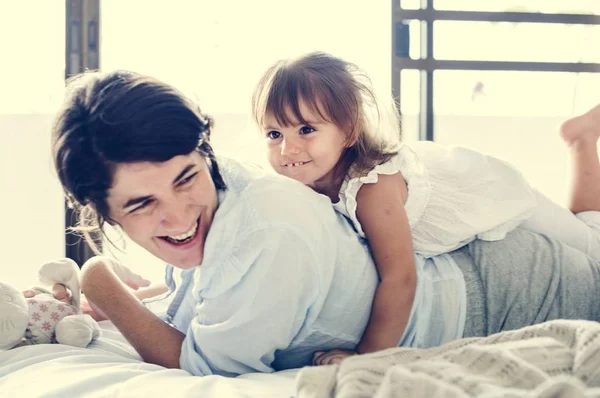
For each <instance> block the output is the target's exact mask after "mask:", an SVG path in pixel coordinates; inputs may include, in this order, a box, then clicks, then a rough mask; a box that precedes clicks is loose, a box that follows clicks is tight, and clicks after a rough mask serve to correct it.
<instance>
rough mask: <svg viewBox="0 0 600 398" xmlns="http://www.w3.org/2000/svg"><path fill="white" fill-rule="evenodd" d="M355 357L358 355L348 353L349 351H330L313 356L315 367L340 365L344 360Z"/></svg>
mask: <svg viewBox="0 0 600 398" xmlns="http://www.w3.org/2000/svg"><path fill="white" fill-rule="evenodd" d="M353 355H358V354H357V353H356V352H355V351H347V350H338V349H335V350H330V351H317V352H315V353H314V355H313V365H314V366H322V365H333V364H336V363H337V364H339V363H340V362H342V361H343V360H344V359H346V358H348V357H351V356H353Z"/></svg>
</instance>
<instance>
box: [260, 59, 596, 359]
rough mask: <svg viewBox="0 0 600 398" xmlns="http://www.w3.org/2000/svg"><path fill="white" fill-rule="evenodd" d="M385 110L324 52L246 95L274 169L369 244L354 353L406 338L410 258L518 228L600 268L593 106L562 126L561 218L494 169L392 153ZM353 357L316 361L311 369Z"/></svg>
mask: <svg viewBox="0 0 600 398" xmlns="http://www.w3.org/2000/svg"><path fill="white" fill-rule="evenodd" d="M392 108H393V107H390V109H392ZM393 109H394V110H388V111H387V112H386V108H385V107H384V106H382V105H381V103H380V102H379V101H378V100H377V98H376V96H375V95H374V92H373V90H372V88H371V85H370V82H369V79H368V77H367V76H366V75H365V74H364V73H362V72H361V71H360V70H359V69H358V68H357V67H356V66H355V65H353V64H351V63H349V62H346V61H344V60H342V59H339V58H336V57H334V56H331V55H329V54H325V53H311V54H308V55H305V56H303V57H300V58H298V59H294V60H285V61H280V62H277V63H276V64H274V65H273V66H272V67H271V68H269V69H268V70H267V71H266V73H265V74H264V76H263V77H262V78H261V80H260V82H259V84H258V86H257V87H256V89H255V92H254V96H253V103H252V112H253V117H254V120H255V122H256V123H257V124H258V126H259V127H260V128H261V130H262V131H263V132H264V136H265V138H266V140H267V143H268V160H269V163H270V164H271V166H272V167H273V169H274V170H275V171H276V172H277V173H279V174H283V175H285V176H288V177H291V178H293V179H295V180H298V181H300V182H302V183H304V184H305V185H308V186H309V187H311V188H312V189H314V190H315V191H317V192H319V193H321V194H324V195H327V196H328V197H329V198H330V199H331V201H332V203H333V206H334V208H335V209H336V210H337V211H339V212H340V213H342V214H344V215H345V216H346V217H347V218H348V219H350V221H351V222H352V224H353V225H354V227H355V229H356V231H357V232H358V234H359V235H360V236H362V237H364V238H366V239H368V241H369V244H370V247H371V250H372V254H373V257H374V259H375V262H376V264H377V268H378V272H379V276H380V280H381V282H380V285H379V287H378V290H377V295H376V297H375V301H374V304H373V308H372V313H371V319H370V322H369V326H368V327H367V329H366V331H365V334H364V336H363V338H362V340H361V342H360V344H359V345H358V347H357V352H358V353H366V352H372V351H377V350H381V349H384V348H389V347H395V346H397V345H398V344H399V341H401V339H402V338H403V333H404V331H405V328H406V326H407V322H408V321H409V318H410V314H411V307H412V304H413V300H414V299H415V291H416V289H417V271H416V269H415V262H414V257H413V248H414V251H415V252H417V253H420V254H423V255H426V256H434V255H437V254H440V253H447V252H450V251H452V250H455V249H457V248H459V247H461V246H464V245H465V244H467V243H469V242H471V241H473V240H474V239H476V238H479V239H483V240H499V239H502V238H504V236H505V235H506V233H507V232H509V231H511V230H513V229H515V228H516V227H517V226H520V227H523V228H526V229H529V230H532V231H534V232H539V233H542V234H545V235H547V236H550V237H552V238H555V239H558V240H561V241H562V242H564V243H566V244H568V245H571V246H573V247H575V248H577V249H579V250H581V251H583V252H585V253H586V254H588V255H589V256H592V257H594V258H596V259H598V260H600V213H598V212H597V211H599V210H600V162H599V161H598V154H597V149H596V142H597V139H598V136H600V106H598V107H596V108H594V109H592V110H591V111H589V112H588V113H586V114H584V115H582V116H579V117H576V118H573V119H570V120H568V121H566V122H565V123H564V124H563V125H562V127H561V133H562V137H563V139H564V140H565V141H566V142H567V143H568V145H569V147H570V149H571V151H572V154H573V159H574V173H575V176H574V181H573V182H574V185H573V191H572V200H571V206H570V211H569V210H567V209H565V208H562V207H560V206H559V205H557V204H555V203H553V202H552V201H551V200H549V199H548V198H546V197H545V196H543V195H542V194H541V193H539V192H538V191H537V190H535V189H533V188H532V187H531V186H530V185H529V184H528V183H527V182H526V181H525V179H524V178H523V176H522V175H521V173H520V172H519V171H518V170H516V169H515V168H514V167H513V166H511V165H509V164H508V163H506V162H504V161H502V160H499V159H496V158H493V157H490V156H487V155H484V154H482V153H478V152H476V151H473V150H469V149H466V148H460V147H454V148H445V147H442V146H439V145H436V144H434V143H431V142H418V143H415V144H412V145H411V146H408V145H401V144H400V123H399V117H398V115H397V113H396V111H395V108H393ZM573 213H575V214H573ZM351 354H352V353H350V352H344V351H340V350H334V351H331V352H329V353H326V354H324V353H317V354H316V355H315V363H316V364H325V363H330V362H332V361H339V360H341V358H343V357H344V356H347V355H351Z"/></svg>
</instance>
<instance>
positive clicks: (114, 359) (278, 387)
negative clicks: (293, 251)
mask: <svg viewBox="0 0 600 398" xmlns="http://www.w3.org/2000/svg"><path fill="white" fill-rule="evenodd" d="M100 325H101V328H102V337H101V338H100V339H99V340H97V341H94V342H93V343H92V344H91V345H90V346H89V347H88V348H87V349H82V348H75V347H69V346H64V345H59V344H43V345H33V346H25V347H19V348H15V349H12V350H10V351H5V352H0V397H26V398H30V397H32V398H33V397H53V398H54V397H56V398H58V397H61V398H67V397H68V398H74V397H127V398H130V397H203V398H204V397H206V398H213V397H214V398H217V397H218V398H230V397H231V398H241V397H264V398H271V397H278V398H279V397H285V398H289V397H292V396H294V394H295V393H294V391H295V377H296V374H297V371H296V370H291V371H283V372H278V373H274V374H247V375H243V376H240V377H238V378H226V377H221V376H208V377H193V376H190V375H189V374H188V373H186V372H184V371H182V370H175V369H166V368H163V367H161V366H157V365H151V364H147V363H144V362H142V361H141V360H140V358H139V356H138V355H137V353H136V352H135V350H133V348H132V347H131V346H130V345H129V344H128V343H127V341H126V340H125V339H124V338H123V337H122V335H121V334H120V333H119V332H118V331H117V330H116V329H115V328H114V326H113V325H112V324H111V323H109V322H100Z"/></svg>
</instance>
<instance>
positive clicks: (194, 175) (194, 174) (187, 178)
mask: <svg viewBox="0 0 600 398" xmlns="http://www.w3.org/2000/svg"><path fill="white" fill-rule="evenodd" d="M196 175H198V173H197V172H196V173H192V174H190V175H189V176H187V177H185V178H184V179H182V180H180V181H179V186H183V185H187V184H189V183H190V182H192V180H194V178H196Z"/></svg>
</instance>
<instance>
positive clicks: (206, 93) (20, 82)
mask: <svg viewBox="0 0 600 398" xmlns="http://www.w3.org/2000/svg"><path fill="white" fill-rule="evenodd" d="M402 5H403V6H404V7H405V8H418V5H419V1H406V0H404V1H403V2H402ZM435 5H436V8H439V9H458V10H462V9H469V10H482V11H539V12H547V13H553V12H560V13H567V12H574V13H595V14H600V1H598V0H578V1H575V0H562V1H549V0H521V1H509V0H505V1H500V0H495V1H493V2H482V1H479V0H471V1H466V0H463V1H459V0H436V2H435ZM390 9H391V6H390V2H389V1H388V0H377V1H372V0H355V1H343V0H305V1H302V2H298V1H283V0H255V1H243V0H237V1H235V0H234V1H207V0H204V1H198V0H177V1H174V0H172V1H169V2H164V1H163V2H151V1H142V0H127V1H125V0H120V1H119V0H102V2H101V21H102V29H101V68H102V69H103V70H110V69H115V68H119V69H131V70H135V71H139V72H142V73H146V74H151V75H154V76H156V77H158V78H161V79H163V80H165V81H167V82H169V83H171V84H174V85H176V86H177V87H179V88H180V89H181V90H183V91H184V92H186V93H187V94H188V95H190V96H192V97H193V98H195V99H196V100H197V101H198V102H199V104H200V105H201V107H202V108H203V109H204V110H205V111H207V112H209V113H211V114H212V115H213V116H214V117H215V119H216V131H215V134H214V143H215V146H216V148H217V151H219V152H227V153H228V154H231V155H233V156H236V157H239V158H244V159H247V160H255V161H261V160H262V159H263V156H262V143H261V142H260V141H259V140H258V137H257V136H256V135H255V134H253V130H252V126H251V124H250V119H249V109H250V96H251V93H252V89H253V87H254V84H255V83H256V81H257V79H258V78H259V76H260V74H261V73H262V72H263V71H264V70H265V68H266V67H267V66H268V65H269V64H271V63H272V62H273V61H275V60H277V59H279V58H282V57H288V56H293V55H298V54H300V53H303V52H307V51H312V50H323V51H328V52H331V53H333V54H335V55H338V56H341V57H344V58H347V59H349V60H351V61H353V62H355V63H357V64H358V65H360V66H361V67H363V68H364V69H365V70H366V71H367V72H368V73H369V74H370V76H371V78H372V79H373V82H374V84H375V86H376V87H377V89H378V90H380V91H385V92H391V87H390V85H391V72H390V65H391V56H392V54H391V22H390V21H391V16H390ZM410 29H411V51H412V52H413V53H411V56H413V57H415V58H418V57H419V54H418V53H417V52H416V50H417V49H418V48H419V43H418V40H419V37H418V34H417V33H418V26H416V24H413V25H411V27H410ZM64 36H65V9H64V2H59V1H43V0H37V1H27V2H16V1H13V2H8V1H6V2H4V1H3V2H0V37H1V38H0V60H1V61H0V71H1V72H2V73H0V132H1V133H2V136H3V137H4V139H5V141H4V145H1V146H0V173H1V174H0V176H1V179H0V190H1V194H2V196H1V197H0V219H1V220H2V228H0V231H1V232H0V239H1V242H2V243H1V247H2V249H4V250H3V254H4V255H3V260H2V264H1V265H0V270H1V275H2V280H4V281H9V282H12V283H15V284H17V285H18V286H21V287H26V286H29V285H30V284H33V283H35V280H36V279H35V278H36V269H37V267H38V266H39V265H40V264H41V263H43V262H45V261H47V260H50V259H52V258H56V257H60V256H64V240H65V238H64V209H63V199H62V194H61V191H60V188H59V186H58V184H57V182H56V178H55V176H54V172H53V170H52V165H51V160H50V157H49V126H50V123H51V120H52V113H53V112H54V110H55V108H56V106H57V103H58V102H59V101H60V99H61V96H62V89H63V86H64V83H63V80H64V62H65V61H64V59H65V55H64V54H65V44H64V42H65V38H64ZM599 42H600V27H598V26H569V25H540V24H519V25H517V24H512V23H491V22H477V23H475V22H437V23H436V28H435V38H434V43H435V49H434V50H435V57H436V58H438V59H465V60H502V61H556V62H577V61H581V62H600V50H599V49H598V48H599V47H598V43H599ZM598 93H600V76H599V75H598V74H595V75H594V74H585V73H579V74H574V73H573V74H567V73H532V72H474V71H440V72H436V75H435V94H434V95H435V98H434V110H435V134H436V141H439V142H442V143H446V144H460V145H466V146H470V147H473V148H476V149H479V150H482V151H485V152H488V153H491V154H494V155H496V156H499V157H502V158H504V159H507V160H509V161H510V162H512V163H514V164H515V165H517V166H518V167H519V168H520V169H521V170H522V171H523V173H524V174H525V175H526V176H527V177H528V178H529V179H530V181H531V182H532V183H533V184H534V185H535V186H536V187H538V188H539V189H541V190H542V191H543V192H545V193H546V194H548V195H549V196H550V197H552V198H553V199H554V200H556V201H558V202H560V203H563V204H564V203H566V201H565V199H566V196H565V192H566V191H565V189H566V187H567V184H568V182H569V181H568V172H569V166H568V157H567V152H566V150H565V148H564V145H563V144H562V142H561V141H560V139H559V138H558V135H557V131H556V127H557V125H558V124H559V123H560V121H561V120H563V119H564V118H566V117H569V116H570V115H573V114H576V113H579V112H582V111H583V110H585V109H587V108H589V107H591V106H592V105H593V104H595V103H597V102H599V100H600V95H599V94H598ZM401 95H402V112H403V114H404V126H405V132H404V134H405V139H406V140H407V141H411V140H415V139H417V113H418V111H419V79H418V72H416V71H404V72H403V76H402V90H401ZM111 236H113V237H114V238H115V239H116V238H118V235H115V234H111ZM122 250H123V252H119V251H115V250H113V252H115V253H116V255H118V256H119V258H120V259H121V260H123V261H124V262H125V263H126V264H127V265H129V266H130V267H132V268H134V269H135V270H137V271H138V272H140V273H142V274H143V275H144V276H147V277H149V278H152V279H156V280H158V279H160V278H161V276H162V269H161V266H160V262H159V261H157V260H155V259H153V258H151V257H150V256H148V255H145V254H144V253H143V252H142V251H141V250H140V249H137V248H136V247H135V245H133V244H131V243H127V244H126V245H125V247H124V249H123V248H122Z"/></svg>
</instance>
